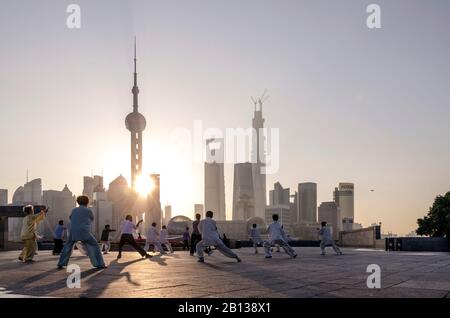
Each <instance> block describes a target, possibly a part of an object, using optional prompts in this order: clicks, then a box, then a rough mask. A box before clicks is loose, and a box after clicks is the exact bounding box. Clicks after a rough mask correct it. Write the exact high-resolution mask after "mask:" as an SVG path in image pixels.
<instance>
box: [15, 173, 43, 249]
mask: <svg viewBox="0 0 450 318" xmlns="http://www.w3.org/2000/svg"><path fill="white" fill-rule="evenodd" d="M12 204H13V205H27V204H33V205H40V204H42V180H41V179H35V180H32V181H30V182H27V183H26V184H25V185H24V186H23V187H19V188H17V190H16V191H15V192H14V195H13V200H12ZM22 221H23V219H22V218H8V240H9V241H11V242H17V241H21V238H20V231H21V229H22Z"/></svg>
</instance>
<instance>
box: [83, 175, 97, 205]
mask: <svg viewBox="0 0 450 318" xmlns="http://www.w3.org/2000/svg"><path fill="white" fill-rule="evenodd" d="M94 187H95V185H94V178H92V177H83V195H85V196H87V197H88V198H89V200H90V201H92V200H93V198H94Z"/></svg>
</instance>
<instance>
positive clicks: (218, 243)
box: [214, 240, 241, 262]
mask: <svg viewBox="0 0 450 318" xmlns="http://www.w3.org/2000/svg"><path fill="white" fill-rule="evenodd" d="M214 245H215V247H216V249H217V250H218V251H219V252H221V253H222V254H223V255H225V256H226V257H229V258H235V259H237V260H238V262H240V261H241V259H240V258H239V256H237V254H236V253H235V252H233V251H232V250H231V249H230V248H228V247H227V246H226V245H225V243H224V242H222V240H218V241H216V242H215V244H214Z"/></svg>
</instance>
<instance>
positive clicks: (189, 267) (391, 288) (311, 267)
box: [0, 247, 450, 298]
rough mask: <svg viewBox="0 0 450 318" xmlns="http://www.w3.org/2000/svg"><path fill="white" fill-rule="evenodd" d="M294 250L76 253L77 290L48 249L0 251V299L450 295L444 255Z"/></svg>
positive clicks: (448, 260)
mask: <svg viewBox="0 0 450 318" xmlns="http://www.w3.org/2000/svg"><path fill="white" fill-rule="evenodd" d="M295 249H296V251H297V253H298V254H299V257H298V258H297V259H290V258H289V257H287V255H286V254H284V253H276V252H274V257H273V258H272V259H268V260H266V259H265V258H264V254H263V253H262V251H261V253H260V254H258V255H255V254H253V250H252V249H251V248H243V249H238V250H236V251H237V253H238V254H239V255H240V256H241V257H242V260H243V262H242V263H237V262H235V261H234V260H232V259H227V258H225V257H223V256H222V255H220V253H218V252H215V253H214V254H213V255H212V256H211V257H206V263H204V264H200V263H197V261H196V258H194V257H191V256H189V254H188V253H187V252H183V251H177V252H175V253H174V254H169V255H164V256H154V257H153V258H151V259H141V258H140V257H139V255H138V254H137V253H135V252H124V254H123V257H122V258H121V259H120V260H116V255H117V254H116V253H115V252H112V253H111V254H109V255H106V256H105V261H106V263H107V265H108V266H109V267H108V268H107V269H105V270H96V269H92V268H91V266H90V263H89V259H88V258H87V257H85V256H81V255H80V254H79V253H78V251H75V252H74V254H73V257H72V259H71V263H75V264H78V265H79V266H80V267H81V270H82V274H81V277H82V280H81V288H79V289H76V288H75V289H70V288H67V286H66V280H67V277H68V275H69V274H68V273H67V272H66V270H65V269H64V270H58V269H56V262H57V257H55V256H52V255H51V253H50V251H39V255H38V256H36V258H35V259H36V262H35V263H32V264H21V263H19V262H18V260H17V256H18V255H19V252H18V251H8V252H0V297H175V298H191V297H258V298H259V297H263V298H264V297H290V298H292V297H301V298H303V297H308V298H309V297H450V254H449V253H431V252H416V253H413V252H385V251H377V250H365V249H350V248H346V249H345V248H344V249H343V252H344V255H342V256H337V255H334V254H332V253H331V252H332V250H330V251H329V254H327V255H326V256H321V255H320V249H319V248H310V247H308V248H306V247H304V248H295ZM369 264H378V265H379V266H380V267H381V270H382V273H381V289H368V288H367V285H366V280H367V277H368V276H369V275H370V273H366V269H367V266H368V265H369Z"/></svg>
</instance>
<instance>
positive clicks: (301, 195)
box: [298, 182, 317, 223]
mask: <svg viewBox="0 0 450 318" xmlns="http://www.w3.org/2000/svg"><path fill="white" fill-rule="evenodd" d="M298 204H299V222H302V223H316V222H317V184H316V183H313V182H304V183H299V184H298Z"/></svg>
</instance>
